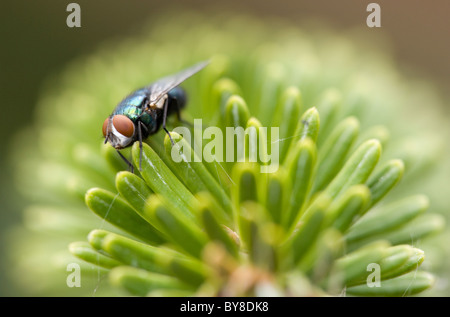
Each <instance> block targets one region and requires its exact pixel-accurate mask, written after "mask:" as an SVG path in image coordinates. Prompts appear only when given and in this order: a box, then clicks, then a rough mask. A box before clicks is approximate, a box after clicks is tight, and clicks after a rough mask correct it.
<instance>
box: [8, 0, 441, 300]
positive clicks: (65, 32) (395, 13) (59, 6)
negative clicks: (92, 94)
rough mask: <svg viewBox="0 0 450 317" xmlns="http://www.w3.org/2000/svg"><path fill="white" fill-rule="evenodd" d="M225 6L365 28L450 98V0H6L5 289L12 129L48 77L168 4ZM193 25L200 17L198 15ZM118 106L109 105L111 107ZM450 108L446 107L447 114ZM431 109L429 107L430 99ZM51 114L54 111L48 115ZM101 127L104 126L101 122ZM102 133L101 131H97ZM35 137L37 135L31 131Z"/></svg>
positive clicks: (12, 216) (29, 115)
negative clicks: (75, 18) (77, 24)
mask: <svg viewBox="0 0 450 317" xmlns="http://www.w3.org/2000/svg"><path fill="white" fill-rule="evenodd" d="M70 2H76V3H78V4H79V5H80V6H81V28H68V27H67V25H66V18H67V15H68V14H69V13H68V12H66V7H67V5H68V4H69V3H70ZM370 2H376V3H378V4H379V5H380V6H381V23H382V27H381V28H372V29H371V28H368V27H367V26H366V17H367V15H368V14H369V13H368V12H366V7H367V5H368V4H369V3H370ZM185 9H189V10H200V11H206V12H208V11H210V10H226V11H231V12H238V13H247V14H251V15H256V16H258V17H260V18H261V19H264V17H265V16H277V17H282V18H283V19H286V20H288V21H290V22H291V23H292V24H294V25H295V24H298V25H301V24H302V23H304V22H305V21H307V20H311V19H313V20H316V19H318V20H319V21H321V23H322V24H325V25H328V26H329V27H330V28H332V29H334V30H337V31H340V30H342V31H345V30H348V29H352V28H361V29H363V30H364V32H366V34H367V35H366V36H367V39H369V40H372V39H374V40H375V39H379V38H380V37H382V38H383V41H385V42H387V47H389V49H390V53H391V54H392V55H393V56H394V57H395V60H396V62H397V63H398V66H399V67H400V68H401V69H402V70H403V71H404V73H405V74H407V75H411V76H416V77H421V78H423V79H424V80H428V81H433V82H435V84H436V86H437V87H438V89H440V90H441V93H442V94H443V95H444V96H446V98H447V100H449V98H448V97H449V91H450V62H449V60H450V58H449V56H450V40H449V39H450V20H449V19H448V13H449V12H450V1H448V0H434V1H433V2H431V3H426V2H424V1H421V0H397V1H387V0H379V1H355V0H340V1H333V0H316V1H306V0H292V1H286V0H280V1H269V0H260V1H237V0H227V1H221V2H219V1H217V2H216V3H214V2H213V1H206V0H188V1H186V0H185V1H181V0H177V1H162V0H158V1H157V0H149V1H142V0H128V1H124V0H122V1H112V0H96V1H87V0H78V1H55V0H40V1H32V0H26V1H24V0H19V1H13V0H6V1H2V8H1V10H0V39H1V42H0V43H1V44H0V45H1V49H0V101H1V102H0V109H1V115H0V120H1V122H0V135H1V138H0V142H1V144H0V149H1V155H0V175H1V178H0V206H1V207H0V295H2V296H11V295H15V294H17V290H14V288H13V286H11V284H10V281H9V279H8V276H7V268H5V267H4V265H3V262H2V256H1V254H3V250H4V249H5V248H6V247H7V246H5V244H4V242H3V240H2V239H1V237H2V233H3V232H4V231H5V230H7V228H8V227H9V226H11V225H14V224H15V223H18V222H19V221H20V219H21V214H20V212H21V209H22V207H23V202H21V200H20V199H17V196H16V195H17V194H16V193H15V191H14V187H13V184H12V180H11V179H12V177H13V171H12V168H11V166H12V164H11V162H9V160H8V159H9V156H8V148H9V147H10V146H11V144H10V141H11V135H13V134H14V133H15V132H16V131H19V130H20V129H21V128H22V127H23V126H26V125H27V124H29V123H30V122H31V121H32V120H33V109H34V106H35V104H36V102H37V100H38V98H39V93H40V89H41V88H42V87H43V85H44V84H45V82H46V79H48V78H52V77H55V76H58V73H59V72H61V71H62V70H63V68H64V66H65V65H66V64H67V63H68V62H69V61H71V60H73V59H74V58H76V57H78V56H80V55H85V54H89V53H90V52H92V51H94V50H95V49H96V47H97V45H98V44H99V43H101V42H103V41H110V40H121V39H126V38H127V37H128V36H130V35H133V34H134V33H135V32H139V30H140V26H141V25H143V24H146V23H148V21H149V20H150V21H151V18H152V17H153V16H158V14H161V12H166V11H167V10H172V11H175V12H176V11H181V10H185ZM193 23H195V22H194V21H193ZM142 67H145V65H142ZM114 106H115V105H111V109H113V107H114ZM448 106H449V109H445V110H444V113H445V114H447V115H448V114H449V112H450V105H448ZM424 110H426V105H424ZM48 115H49V116H51V115H52V114H51V113H49V114H48ZM99 129H100V126H99ZM99 131H100V130H99ZM30 138H33V135H30Z"/></svg>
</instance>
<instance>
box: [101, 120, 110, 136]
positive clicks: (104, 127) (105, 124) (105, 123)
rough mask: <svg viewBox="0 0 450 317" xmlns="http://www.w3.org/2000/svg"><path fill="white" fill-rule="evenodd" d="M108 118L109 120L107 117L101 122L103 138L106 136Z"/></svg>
mask: <svg viewBox="0 0 450 317" xmlns="http://www.w3.org/2000/svg"><path fill="white" fill-rule="evenodd" d="M108 120H109V118H106V120H105V122H103V127H102V131H103V136H104V137H105V138H106V129H107V128H108Z"/></svg>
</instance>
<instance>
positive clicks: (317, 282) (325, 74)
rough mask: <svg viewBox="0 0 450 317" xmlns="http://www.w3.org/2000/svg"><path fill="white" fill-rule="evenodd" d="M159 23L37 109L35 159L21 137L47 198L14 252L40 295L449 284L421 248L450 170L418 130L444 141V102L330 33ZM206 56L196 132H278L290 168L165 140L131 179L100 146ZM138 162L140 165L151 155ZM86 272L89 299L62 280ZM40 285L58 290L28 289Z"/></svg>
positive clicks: (435, 225)
mask: <svg viewBox="0 0 450 317" xmlns="http://www.w3.org/2000/svg"><path fill="white" fill-rule="evenodd" d="M192 21H195V23H192ZM154 25H157V28H152V29H151V30H150V31H149V34H145V35H143V36H141V37H137V38H136V39H130V40H128V41H126V42H125V43H124V44H122V45H119V46H117V45H113V44H107V45H106V46H105V47H104V48H103V49H101V50H100V51H99V52H98V53H97V54H95V55H93V56H91V57H89V58H87V59H83V60H80V61H77V62H74V63H73V64H72V65H71V66H70V67H69V69H68V70H67V72H66V73H65V74H64V76H63V77H62V83H58V85H57V87H60V88H59V89H55V88H54V86H53V85H50V88H49V89H48V91H47V93H46V94H44V97H43V98H42V100H41V102H40V104H39V106H38V109H39V114H38V118H37V123H36V125H35V126H36V127H37V135H38V142H37V146H36V144H35V143H36V142H35V140H34V139H30V138H29V137H28V135H29V131H27V133H28V135H25V134H24V135H23V136H19V140H20V141H19V142H18V143H19V145H20V146H19V147H18V150H17V151H16V155H15V157H16V158H17V161H18V162H20V163H19V167H20V170H19V172H18V181H19V184H20V186H19V187H20V188H21V189H23V190H24V192H25V193H26V194H27V195H30V194H31V196H34V197H36V198H37V199H36V200H37V203H34V204H31V205H30V207H29V208H28V210H27V211H26V213H25V216H26V217H25V220H26V221H25V222H26V224H27V226H28V227H32V228H33V229H39V230H38V231H41V233H40V234H39V235H32V236H31V238H30V235H29V233H28V231H26V230H24V229H19V230H18V231H17V232H15V233H14V234H13V238H14V241H15V245H16V246H20V247H17V248H15V249H14V250H13V252H20V254H25V255H26V258H25V259H22V260H21V261H18V262H17V263H20V265H18V267H17V270H18V271H19V272H20V274H21V275H24V274H25V276H26V278H23V279H22V280H20V279H18V281H19V282H22V283H25V284H24V287H27V288H28V289H29V290H30V291H31V292H43V291H50V292H51V290H52V289H53V290H55V289H63V290H65V291H66V292H67V294H72V295H73V294H89V293H90V292H96V293H97V294H103V293H105V294H123V293H121V292H120V291H119V292H118V293H116V292H117V291H118V290H123V289H125V290H127V291H128V292H130V293H131V294H136V295H172V296H177V295H181V296H182V295H206V296H217V295H229V296H230V295H231V296H234V295H246V296H248V295H280V296H285V295H293V296H298V295H325V294H331V295H338V294H342V292H343V291H345V294H351V295H378V296H383V295H395V296H401V295H412V294H416V293H420V292H421V291H423V290H425V289H428V288H429V287H430V286H431V285H432V284H433V281H434V278H433V276H432V275H431V274H429V273H427V272H425V271H422V270H418V267H419V266H420V265H421V263H422V261H423V260H424V252H423V251H422V250H421V249H419V248H418V247H416V246H414V244H415V243H417V241H418V239H420V238H422V237H425V236H428V235H430V234H431V233H436V232H438V231H440V230H442V229H443V228H444V217H443V216H442V215H440V214H438V213H429V212H425V211H426V209H427V208H428V205H429V199H428V198H427V196H432V199H433V206H437V209H438V210H439V202H442V201H443V200H444V201H445V199H443V198H442V197H437V199H436V195H434V196H433V194H432V195H429V192H432V193H435V194H436V193H442V190H441V191H440V189H439V188H438V187H439V186H441V183H440V181H442V179H443V178H442V177H443V175H442V173H439V172H438V173H435V172H433V169H432V168H433V167H434V166H438V169H440V168H441V171H442V170H444V169H445V168H446V167H445V166H446V165H445V164H444V163H443V162H444V161H443V160H442V153H441V152H439V151H440V150H442V147H441V144H440V143H439V140H440V139H441V137H440V135H439V134H438V133H436V134H433V135H432V136H429V135H426V136H425V133H424V131H425V130H424V129H421V128H418V127H419V126H420V125H422V124H423V126H426V129H427V133H432V130H431V128H430V125H429V123H428V122H426V120H422V118H420V116H421V113H423V112H422V111H421V110H420V109H419V108H417V107H416V106H417V105H418V103H417V100H419V101H420V100H421V99H420V98H426V100H428V101H430V98H429V97H430V96H431V97H433V98H434V96H435V95H434V94H433V93H429V90H427V89H426V86H425V85H421V89H416V88H415V86H413V85H414V84H413V83H412V81H411V82H410V81H408V80H405V79H404V78H403V77H401V76H399V75H398V73H396V71H395V68H394V67H393V65H391V64H390V61H389V59H388V58H387V57H386V56H385V55H383V54H381V53H380V52H379V51H378V50H369V49H368V48H367V47H364V45H363V46H362V48H360V47H358V46H355V45H352V44H350V43H349V42H348V40H346V39H345V38H341V37H339V36H338V35H336V34H332V33H329V32H326V31H323V30H315V31H314V32H312V33H311V34H306V33H303V32H302V31H300V30H297V29H294V28H292V27H289V26H287V25H283V24H282V23H280V22H277V21H273V24H272V26H271V27H270V28H269V27H266V26H264V25H263V24H262V23H261V22H260V21H258V20H253V19H250V18H248V17H246V18H239V17H234V18H230V17H229V16H220V17H217V19H215V22H214V23H213V22H212V21H209V20H206V19H204V18H201V17H200V16H197V15H192V14H185V15H177V17H176V18H175V17H167V16H165V17H164V19H161V20H160V21H159V22H157V23H155V24H154ZM274 25H276V27H275V26H274ZM236 34H239V37H237V36H236ZM181 35H182V36H181ZM248 52H251V53H250V54H249V53H248ZM361 52H364V54H361ZM367 52H370V53H367ZM208 58H211V64H210V65H209V66H208V67H207V68H205V69H204V70H202V71H201V72H200V73H199V74H197V75H195V76H194V77H192V78H191V79H189V80H188V81H186V82H185V83H184V84H183V85H184V86H185V87H186V90H187V91H188V93H189V97H190V100H189V105H188V108H187V109H186V114H185V115H186V118H187V120H189V121H192V120H193V119H194V118H202V119H203V120H204V122H208V124H209V125H215V126H219V127H222V128H225V127H227V126H231V127H236V126H242V127H244V128H249V127H260V126H263V127H269V126H279V127H280V134H279V138H278V139H276V140H272V139H271V135H270V133H269V134H265V133H262V132H261V133H259V134H258V135H257V137H258V140H259V139H263V140H265V142H263V144H264V146H267V148H268V149H269V152H270V149H272V148H273V147H274V142H276V143H278V144H279V146H280V147H279V149H280V163H281V164H280V167H279V169H278V170H277V172H275V173H266V174H262V173H260V172H259V167H260V166H261V165H263V164H264V162H257V163H249V162H237V163H229V162H226V163H223V164H218V163H214V162H212V163H208V162H206V161H203V162H185V161H182V162H180V163H175V162H173V161H172V160H171V155H170V153H171V151H172V149H173V148H172V145H171V144H170V141H169V140H168V138H167V136H165V134H164V132H160V133H158V134H157V135H155V136H152V137H151V138H149V139H148V140H147V141H146V142H147V144H144V148H143V154H144V155H143V161H142V171H141V172H138V171H137V170H138V168H135V170H136V171H137V172H136V174H131V173H129V172H127V171H126V166H125V165H124V164H123V162H122V161H121V160H120V158H119V157H118V156H117V154H116V153H115V151H114V149H112V148H111V147H110V146H109V145H103V144H102V142H103V140H102V138H101V133H100V131H101V123H102V122H103V120H104V119H105V118H106V116H107V115H109V113H110V112H111V111H112V109H113V107H114V106H115V104H117V102H118V101H120V100H121V98H122V97H123V96H125V95H126V94H127V93H129V92H130V91H132V90H133V89H135V88H137V87H140V86H143V85H145V84H148V83H149V82H151V81H152V80H155V79H157V78H159V77H161V76H164V75H167V74H170V73H173V72H175V71H177V70H179V69H181V68H182V67H183V66H188V65H190V64H192V63H194V62H197V61H200V60H204V59H208ZM409 83H412V84H409ZM52 84H53V83H52ZM411 100H415V101H416V102H415V103H411V102H410V101H411ZM431 101H432V102H433V103H435V104H438V101H433V100H431ZM413 109H414V111H416V112H417V114H416V115H417V116H416V115H415V114H414V111H412V110H413ZM433 111H436V112H437V110H433ZM429 113H431V114H430V116H433V119H434V118H436V117H438V115H433V113H432V111H431V110H430V111H428V110H427V114H429ZM399 118H408V120H406V119H405V120H400V119H399ZM438 120H443V119H440V118H439V119H438ZM172 124H173V125H172V126H174V125H175V124H176V121H173V122H172ZM191 131H192V130H191ZM192 132H194V131H192ZM172 138H173V139H174V140H175V141H176V145H175V147H177V146H181V145H186V142H187V140H186V139H184V138H182V137H181V136H180V135H179V134H176V133H174V132H172ZM249 142H250V141H248V140H247V141H246V142H245V144H244V147H245V148H246V149H247V150H249V149H250V148H251V146H250V145H251V143H249ZM203 145H204V144H203ZM184 149H189V146H187V145H186V146H184ZM442 151H445V150H442ZM382 152H383V153H382ZM124 153H125V155H126V156H129V157H130V156H131V157H132V160H133V162H134V163H135V166H139V164H138V160H139V147H138V146H137V144H135V145H134V146H133V147H132V148H131V149H128V150H126V151H124ZM247 153H248V151H247ZM188 155H192V156H194V155H196V154H195V153H194V152H193V151H191V152H190V153H189V154H188ZM404 174H405V175H404ZM402 178H404V179H402ZM417 181H419V182H417ZM427 186H428V187H430V188H432V190H431V191H428V190H427ZM417 188H424V190H425V192H426V194H427V195H426V196H425V195H417V193H416V190H417ZM86 192H87V193H86ZM420 192H422V191H420ZM434 199H436V200H434ZM435 201H437V202H438V203H437V204H435V203H434V202H435ZM85 204H87V206H88V207H89V209H91V210H92V211H93V212H94V213H95V214H96V215H98V216H100V219H103V220H98V219H99V218H97V217H96V216H94V215H93V213H90V212H89V211H88V209H87V208H86V205H85ZM86 236H87V241H86V240H85V239H86ZM31 239H34V240H35V241H31ZM74 241H79V242H74ZM69 244H70V247H69V249H70V252H71V253H72V254H73V255H75V256H76V257H77V258H74V257H73V256H71V255H70V254H68V253H67V246H68V245H69ZM439 246H442V245H438V244H436V245H435V246H434V247H439ZM444 247H445V246H444ZM444 247H442V248H444ZM60 254H61V255H62V256H61V257H59V255H60ZM16 256H17V254H16ZM16 259H17V257H16ZM49 259H50V262H49ZM78 259H82V260H84V262H83V261H79V260H78ZM27 261H33V262H32V263H31V265H29V264H30V263H27ZM72 262H76V263H80V265H82V277H83V284H82V287H81V289H79V290H78V289H69V288H68V287H67V286H66V285H65V283H64V281H65V278H66V276H67V274H68V273H67V271H66V270H65V268H66V266H67V264H68V263H72ZM45 263H47V264H45ZM48 263H51V265H48ZM371 263H375V264H377V265H379V268H380V269H381V271H380V272H381V287H368V286H367V277H368V275H369V274H370V271H368V270H367V268H368V265H370V264H371ZM434 263H438V265H439V263H442V261H441V262H439V261H438V260H436V261H434ZM33 264H35V265H34V266H33ZM30 266H31V267H33V269H32V270H31V271H30V270H29V269H27V268H29V267H30ZM56 267H57V268H59V269H58V270H55V268H56ZM47 270H48V271H47ZM24 272H25V273H24ZM26 272H30V273H31V274H30V275H38V276H39V277H41V276H43V275H44V274H46V275H47V276H48V275H50V276H51V275H53V278H50V279H47V280H45V282H44V281H42V282H40V283H37V285H36V283H35V284H33V283H31V284H30V281H31V280H32V277H30V276H28V275H26ZM104 277H106V278H104ZM50 294H51V293H50Z"/></svg>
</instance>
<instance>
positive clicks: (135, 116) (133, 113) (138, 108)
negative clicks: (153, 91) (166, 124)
mask: <svg viewBox="0 0 450 317" xmlns="http://www.w3.org/2000/svg"><path fill="white" fill-rule="evenodd" d="M147 100H148V89H146V88H142V89H139V90H136V91H135V92H134V93H132V94H131V95H129V96H128V97H126V98H125V99H124V100H122V101H121V102H120V103H119V104H118V105H117V107H116V108H115V109H114V112H113V113H112V116H114V115H118V114H122V115H124V116H126V117H128V118H129V119H130V120H131V121H133V123H135V124H136V123H137V121H138V120H139V121H141V122H142V123H143V124H144V125H145V126H146V127H147V129H148V131H149V132H152V131H154V130H156V129H157V128H158V125H157V123H156V117H155V116H152V115H151V113H150V112H149V111H145V106H146V101H147Z"/></svg>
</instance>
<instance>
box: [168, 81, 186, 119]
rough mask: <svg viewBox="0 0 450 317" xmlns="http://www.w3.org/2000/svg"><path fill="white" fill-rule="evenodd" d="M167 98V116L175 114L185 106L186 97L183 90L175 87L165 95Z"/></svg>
mask: <svg viewBox="0 0 450 317" xmlns="http://www.w3.org/2000/svg"><path fill="white" fill-rule="evenodd" d="M167 96H168V98H169V109H168V114H172V113H176V112H177V111H180V110H181V109H183V108H184V107H185V106H186V103H187V95H186V92H185V91H184V89H183V88H181V87H175V88H173V89H172V90H170V91H169V92H168V93H167Z"/></svg>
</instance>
